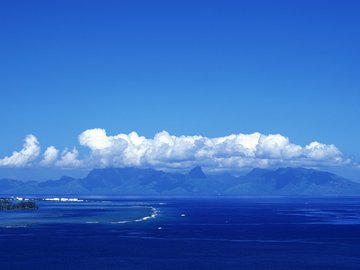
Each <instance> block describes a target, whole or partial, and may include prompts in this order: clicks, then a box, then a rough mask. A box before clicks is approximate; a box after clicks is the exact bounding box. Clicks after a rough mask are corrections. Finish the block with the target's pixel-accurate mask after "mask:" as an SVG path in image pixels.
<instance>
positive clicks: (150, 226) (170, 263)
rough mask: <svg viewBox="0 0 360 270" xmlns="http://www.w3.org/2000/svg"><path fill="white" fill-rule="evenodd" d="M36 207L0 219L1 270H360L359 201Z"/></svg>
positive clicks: (48, 203)
mask: <svg viewBox="0 0 360 270" xmlns="http://www.w3.org/2000/svg"><path fill="white" fill-rule="evenodd" d="M69 199H70V200H69ZM37 201H38V205H39V209H38V210H27V211H2V212H0V269H4V270H12V269H28V270H33V269H34V270H41V269H51V270H56V269H62V270H63V269H102V270H106V269H122V270H127V269H129V270H137V269H141V270H146V269H157V270H167V269H174V270H190V269H194V270H195V269H196V270H200V269H214V270H221V269H228V270H232V269H237V270H238V269H284V270H292V269H326V270H331V269H341V270H345V269H357V270H358V269H360V198H254V197H232V198H229V197H227V198H222V197H216V198H210V197H209V198H205V197H203V198H196V199H194V198H171V197H151V198H150V197H126V198H124V197H122V198H121V197H106V196H103V197H76V198H73V197H64V198H62V199H61V197H40V196H39V197H37Z"/></svg>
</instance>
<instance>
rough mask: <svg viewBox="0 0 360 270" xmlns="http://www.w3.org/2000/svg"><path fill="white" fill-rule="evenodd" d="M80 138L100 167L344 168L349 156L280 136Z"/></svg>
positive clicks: (99, 132)
mask: <svg viewBox="0 0 360 270" xmlns="http://www.w3.org/2000/svg"><path fill="white" fill-rule="evenodd" d="M79 142H80V144H81V145H82V146H85V147H88V148H89V149H90V150H91V154H90V156H89V157H87V159H86V161H85V163H86V164H91V166H100V167H107V166H113V167H123V166H136V167H154V168H162V169H166V168H167V169H171V168H177V169H185V168H189V167H192V166H195V165H200V166H203V167H206V168H208V169H209V170H229V169H231V170H234V169H240V168H244V167H272V166H339V165H344V164H345V163H346V162H347V160H345V159H344V158H343V155H342V153H341V152H340V151H339V150H338V149H337V148H336V147H335V146H334V145H326V144H321V143H318V142H312V143H310V144H309V145H306V146H305V147H302V146H300V145H296V144H293V143H291V142H290V141H289V139H288V138H287V137H284V136H282V135H280V134H270V135H264V134H260V133H253V134H233V135H229V136H225V137H217V138H208V137H204V136H173V135H170V134H169V133H168V132H166V131H162V132H159V133H157V134H156V135H155V136H154V138H145V137H143V136H139V135H138V134H137V133H136V132H132V133H130V134H118V135H115V136H108V135H107V134H106V131H105V130H104V129H89V130H86V131H85V132H83V133H82V134H80V136H79Z"/></svg>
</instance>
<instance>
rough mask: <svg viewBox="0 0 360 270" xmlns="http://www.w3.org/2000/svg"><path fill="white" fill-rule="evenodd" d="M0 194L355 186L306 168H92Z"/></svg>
mask: <svg viewBox="0 0 360 270" xmlns="http://www.w3.org/2000/svg"><path fill="white" fill-rule="evenodd" d="M0 194H2V195H24V194H26V195H40V194H44V195H45V194H46V195H179V196H180V195H181V196H192V195H194V196H195V195H203V196H207V195H209V196H210V195H234V196H235V195H263V196H269V195H270V196H273V195H283V196H300V195H305V196H306V195H359V194H360V183H357V182H354V181H351V180H348V179H346V178H343V177H340V176H337V175H335V174H332V173H329V172H324V171H318V170H313V169H305V168H279V169H274V170H270V169H253V170H252V171H250V172H249V173H248V174H246V175H244V176H238V177H237V176H233V175H230V174H212V175H210V174H209V175H207V174H205V173H204V172H203V170H202V169H201V168H200V167H195V168H193V169H192V170H190V171H189V172H188V173H183V174H181V173H170V172H163V171H158V170H154V169H139V168H105V169H94V170H92V171H91V172H90V173H89V174H88V175H87V176H86V177H84V178H79V179H75V178H71V177H67V176H64V177H62V178H60V179H59V180H48V181H43V182H37V181H26V182H25V181H18V180H11V179H0Z"/></svg>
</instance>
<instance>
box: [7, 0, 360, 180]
mask: <svg viewBox="0 0 360 270" xmlns="http://www.w3.org/2000/svg"><path fill="white" fill-rule="evenodd" d="M359 11H360V3H359V2H358V1H341V2H340V1H177V2H175V1H1V3H0V25H1V26H0V34H1V37H2V38H1V42H0V59H1V64H0V74H1V80H0V91H1V99H0V114H1V118H0V127H1V130H2V132H1V133H0V158H1V157H5V156H9V155H11V153H12V152H13V151H15V150H16V151H19V150H20V149H21V147H22V143H23V140H24V137H25V136H26V135H28V134H33V135H35V136H36V138H37V140H38V141H39V142H40V143H41V149H42V150H41V151H44V150H45V149H46V147H47V146H50V145H55V146H56V148H57V149H60V150H61V149H64V148H68V149H72V148H73V147H76V148H77V149H78V150H79V152H80V154H86V153H88V152H89V151H92V150H93V149H91V148H90V150H89V149H86V148H84V147H82V146H79V142H78V136H79V134H81V133H82V132H84V131H85V130H88V129H92V128H102V129H105V130H106V132H107V134H109V135H116V134H119V133H125V134H127V133H130V132H132V131H136V132H137V133H138V134H139V135H142V136H145V137H147V138H152V137H153V136H154V135H155V134H156V133H158V132H160V131H162V130H166V131H167V132H169V133H170V134H172V135H176V136H180V135H187V136H192V135H201V136H204V137H209V138H213V137H221V136H227V135H230V134H239V133H244V134H252V133H254V132H259V133H261V134H282V135H283V136H285V137H288V138H289V139H290V141H291V142H292V143H294V144H296V145H301V146H305V145H307V144H309V143H311V142H313V141H319V142H321V143H323V144H326V145H330V144H334V145H335V146H336V147H337V148H338V149H339V150H340V151H341V152H342V153H343V154H344V156H345V157H346V158H350V159H351V160H352V161H353V162H359V161H360V155H359V143H358V140H359V138H360V126H359V125H358V118H359V115H360V106H359V105H358V104H359V101H360V89H359V85H360V77H359V70H360V52H359V48H360V32H359V31H358V29H359V27H360V17H359V16H358V14H359ZM0 174H1V170H0ZM15 174H16V173H15ZM0 176H1V175H0ZM359 178H360V177H359Z"/></svg>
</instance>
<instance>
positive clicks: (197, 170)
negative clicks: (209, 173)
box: [188, 166, 206, 178]
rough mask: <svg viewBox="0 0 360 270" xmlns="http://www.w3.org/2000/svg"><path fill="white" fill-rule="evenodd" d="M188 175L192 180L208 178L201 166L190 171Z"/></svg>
mask: <svg viewBox="0 0 360 270" xmlns="http://www.w3.org/2000/svg"><path fill="white" fill-rule="evenodd" d="M188 175H189V176H190V177H191V178H206V174H205V173H204V172H203V170H202V169H201V167H200V166H196V167H194V168H192V169H191V170H190V172H189V173H188Z"/></svg>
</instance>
